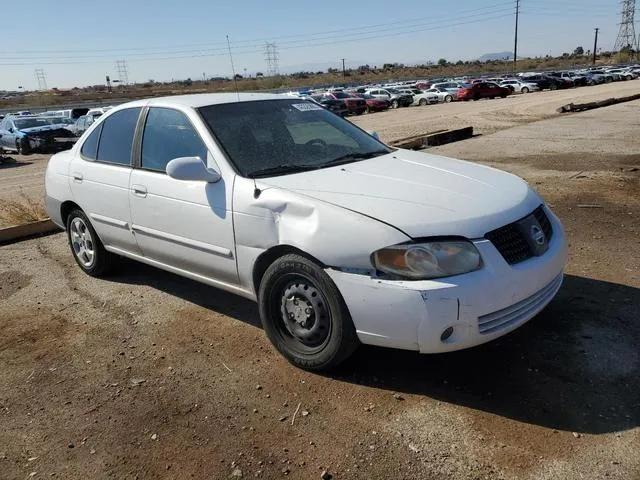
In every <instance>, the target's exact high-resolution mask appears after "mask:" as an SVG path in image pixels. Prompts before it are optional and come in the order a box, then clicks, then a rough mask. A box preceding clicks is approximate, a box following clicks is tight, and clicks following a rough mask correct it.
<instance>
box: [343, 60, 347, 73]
mask: <svg viewBox="0 0 640 480" xmlns="http://www.w3.org/2000/svg"><path fill="white" fill-rule="evenodd" d="M346 77H347V72H346V70H345V69H344V58H343V59H342V78H346Z"/></svg>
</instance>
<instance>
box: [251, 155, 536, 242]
mask: <svg viewBox="0 0 640 480" xmlns="http://www.w3.org/2000/svg"><path fill="white" fill-rule="evenodd" d="M260 183H261V184H262V185H263V187H265V188H268V187H276V188H282V189H286V190H289V191H293V192H296V193H298V194H301V195H305V196H307V197H312V198H316V199H318V200H322V201H325V202H328V203H331V204H334V205H337V206H340V207H343V208H345V209H348V210H351V211H355V212H358V213H360V214H362V215H366V216H368V217H371V218H374V219H377V220H379V221H381V222H384V223H387V224H389V225H392V226H394V227H395V228H397V229H399V230H401V231H403V232H404V233H406V234H407V235H408V236H410V237H413V238H419V237H430V236H463V237H467V238H481V237H483V236H484V235H485V233H487V232H489V231H491V230H494V229H496V228H498V227H501V226H503V225H506V224H508V223H511V222H513V221H515V220H517V219H519V218H522V217H525V216H526V215H528V214H530V213H531V212H532V211H533V210H534V209H535V208H537V207H538V206H539V205H540V204H541V203H542V200H541V199H540V197H538V195H537V194H536V193H535V192H534V191H533V190H532V189H531V188H530V187H529V186H528V185H527V183H526V182H524V181H523V180H522V179H520V178H519V177H516V176H515V175H511V174H509V173H506V172H503V171H500V170H496V169H493V168H490V167H485V166H482V165H478V164H474V163H470V162H464V161H461V160H454V159H450V158H446V157H441V156H436V155H429V154H424V153H419V152H413V151H409V150H397V151H395V152H393V153H390V154H388V155H384V156H381V157H377V158H373V159H371V160H366V161H361V162H355V163H350V164H345V165H340V166H336V167H331V168H325V169H320V170H314V171H309V172H303V173H298V174H293V175H285V176H280V177H272V178H264V179H262V180H261V181H260Z"/></svg>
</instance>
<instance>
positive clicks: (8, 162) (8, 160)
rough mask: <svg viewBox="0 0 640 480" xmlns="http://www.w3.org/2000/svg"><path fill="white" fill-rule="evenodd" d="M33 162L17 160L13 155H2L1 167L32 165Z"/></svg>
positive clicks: (0, 157) (0, 158)
mask: <svg viewBox="0 0 640 480" xmlns="http://www.w3.org/2000/svg"><path fill="white" fill-rule="evenodd" d="M32 163H33V162H25V161H24V160H16V159H15V158H13V157H7V156H4V157H3V156H2V155H0V169H5V168H16V167H24V166H27V165H31V164H32Z"/></svg>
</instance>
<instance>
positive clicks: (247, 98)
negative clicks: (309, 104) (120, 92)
mask: <svg viewBox="0 0 640 480" xmlns="http://www.w3.org/2000/svg"><path fill="white" fill-rule="evenodd" d="M285 99H287V100H291V97H290V96H286V95H280V94H274V93H242V92H241V93H237V94H236V93H198V94H192V95H175V96H168V97H156V98H148V99H144V100H136V101H133V102H129V103H125V104H122V105H119V106H118V110H120V109H121V108H122V107H144V106H149V107H152V106H167V105H174V106H183V107H191V108H199V107H206V106H208V105H218V104H222V103H237V102H251V101H258V100H285ZM114 110H115V109H114Z"/></svg>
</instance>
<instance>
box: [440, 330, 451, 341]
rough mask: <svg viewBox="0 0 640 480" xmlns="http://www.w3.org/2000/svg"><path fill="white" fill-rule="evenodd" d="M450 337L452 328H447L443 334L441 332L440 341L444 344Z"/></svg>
mask: <svg viewBox="0 0 640 480" xmlns="http://www.w3.org/2000/svg"><path fill="white" fill-rule="evenodd" d="M451 335H453V327H449V328H447V329H445V331H444V332H442V335H440V341H441V342H446V341H447V340H449V337H451Z"/></svg>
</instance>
